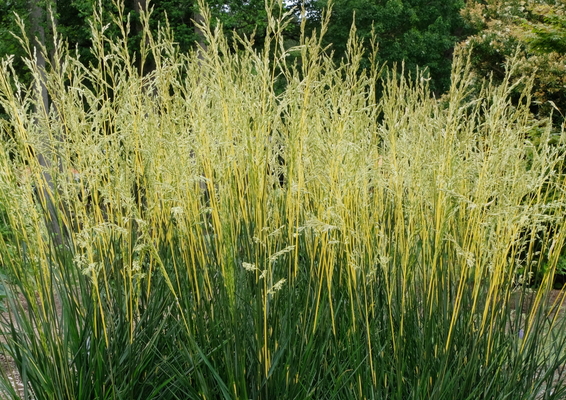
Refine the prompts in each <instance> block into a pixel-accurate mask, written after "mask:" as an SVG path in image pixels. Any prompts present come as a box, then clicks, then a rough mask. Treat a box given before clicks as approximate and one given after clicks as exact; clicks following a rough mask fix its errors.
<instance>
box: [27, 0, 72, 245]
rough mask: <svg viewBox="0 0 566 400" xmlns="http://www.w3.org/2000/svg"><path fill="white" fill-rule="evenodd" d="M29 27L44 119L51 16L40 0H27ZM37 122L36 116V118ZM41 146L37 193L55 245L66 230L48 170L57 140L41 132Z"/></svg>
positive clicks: (56, 162) (38, 101) (39, 108)
mask: <svg viewBox="0 0 566 400" xmlns="http://www.w3.org/2000/svg"><path fill="white" fill-rule="evenodd" d="M29 8H30V25H31V26H30V27H31V35H32V37H31V45H32V50H33V51H34V56H35V61H36V66H37V71H38V72H39V75H38V77H37V79H38V80H39V81H38V82H37V83H36V88H37V99H36V102H35V107H36V109H35V111H36V113H37V114H38V115H40V114H44V116H43V117H44V118H46V120H47V119H48V118H49V111H50V107H51V104H50V101H49V94H48V92H47V87H46V86H45V82H46V79H45V67H46V59H45V55H46V54H45V52H44V50H46V48H47V46H46V44H47V40H46V37H47V35H46V27H47V26H49V25H50V24H51V21H50V18H48V15H49V12H48V10H46V9H44V8H42V7H41V3H40V1H39V0H30V3H29ZM36 123H37V124H39V119H38V120H36ZM42 137H43V139H42V146H41V147H42V149H41V151H38V152H37V153H36V154H37V160H38V162H39V165H41V167H42V169H43V171H42V178H43V182H38V187H37V195H38V197H39V201H40V203H41V204H42V207H43V208H44V216H45V222H46V225H47V229H48V230H49V231H50V234H51V237H52V239H53V243H54V244H55V245H56V246H61V245H63V244H64V242H65V240H64V239H65V232H64V229H63V223H62V221H61V218H60V213H61V210H59V209H58V207H57V205H56V202H55V191H56V188H55V183H54V182H53V177H52V176H51V173H50V171H52V166H53V165H58V166H59V167H60V162H59V160H58V158H57V156H56V152H55V151H54V149H55V148H56V147H57V146H56V143H51V142H52V139H51V138H50V135H49V133H48V132H45V133H42Z"/></svg>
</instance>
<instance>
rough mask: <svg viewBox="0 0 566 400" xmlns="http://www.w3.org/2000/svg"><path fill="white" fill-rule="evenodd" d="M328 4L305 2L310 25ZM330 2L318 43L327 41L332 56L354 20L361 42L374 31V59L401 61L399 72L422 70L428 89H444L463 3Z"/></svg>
mask: <svg viewBox="0 0 566 400" xmlns="http://www.w3.org/2000/svg"><path fill="white" fill-rule="evenodd" d="M329 4H330V2H329V1H327V0H313V1H310V2H308V5H307V7H308V13H309V14H308V15H309V16H310V18H309V22H310V23H311V24H312V25H310V26H313V27H316V26H317V24H319V23H320V19H321V16H322V10H323V8H324V7H327V6H328V5H329ZM332 4H333V8H332V16H331V19H330V26H329V28H328V33H327V34H326V35H325V39H324V41H325V43H328V44H330V43H331V44H332V48H331V49H332V50H333V51H335V56H336V57H337V58H338V59H339V58H340V57H343V56H344V55H345V52H346V42H347V39H348V35H349V32H350V26H351V25H352V22H355V24H356V29H357V34H358V37H360V38H361V39H363V40H364V43H365V45H366V46H368V45H369V41H370V39H371V37H372V32H373V33H374V34H375V37H376V39H377V42H378V44H379V52H378V54H377V61H378V62H379V63H382V62H386V63H388V65H389V66H392V65H394V64H397V66H398V67H400V65H401V63H404V64H405V72H409V73H411V74H412V75H413V76H416V75H415V72H416V69H417V68H420V69H421V70H424V69H427V70H428V73H429V74H430V75H429V76H430V78H431V89H432V90H433V91H434V92H436V93H442V92H443V91H445V90H446V89H447V88H448V86H449V84H450V68H451V64H452V51H453V48H454V45H455V43H456V42H457V41H458V40H460V39H462V38H463V37H464V36H465V34H466V24H465V23H464V21H463V20H462V18H461V16H460V9H461V8H462V7H463V6H464V2H463V1H461V0H450V1H443V0H434V1H424V0H410V1H400V0H354V1H349V0H348V1H347V0H336V1H333V2H332ZM354 12H355V21H353V13H354ZM365 66H368V63H367V61H366V65H365Z"/></svg>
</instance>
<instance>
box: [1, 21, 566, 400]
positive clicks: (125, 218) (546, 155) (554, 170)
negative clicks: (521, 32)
mask: <svg viewBox="0 0 566 400" xmlns="http://www.w3.org/2000/svg"><path fill="white" fill-rule="evenodd" d="M100 15H102V13H101V12H100V11H98V12H97V13H96V14H95V15H94V18H93V20H92V23H91V29H92V37H93V46H92V52H93V55H94V56H95V58H96V60H98V61H97V63H96V64H94V65H88V66H87V65H84V64H83V63H82V62H81V60H80V58H78V56H77V55H76V54H75V53H74V52H73V51H70V50H69V49H68V48H67V47H66V46H65V44H64V43H61V42H59V41H56V43H55V46H54V48H55V52H54V55H55V56H54V57H52V58H51V61H50V63H49V65H48V66H47V68H46V69H45V70H40V69H38V68H37V63H36V62H35V58H34V57H35V55H34V54H33V52H31V53H30V55H29V58H28V60H27V65H28V67H29V68H30V70H31V71H32V76H33V79H34V82H33V84H32V85H31V86H30V87H26V86H24V85H23V84H22V83H21V82H20V81H19V80H18V76H17V74H16V73H15V71H13V69H12V59H11V58H7V59H4V60H3V61H2V66H1V73H0V104H1V105H2V107H3V108H4V109H5V110H6V113H7V114H8V115H9V116H10V119H9V120H4V121H2V130H3V135H5V136H6V137H9V140H7V141H4V142H3V143H2V151H1V153H0V171H1V173H0V197H1V201H2V203H3V204H4V205H5V207H6V210H7V214H6V215H7V220H8V224H9V226H10V228H11V232H13V233H12V234H11V235H10V236H9V239H8V237H7V236H0V237H1V238H2V241H1V242H0V254H1V257H2V258H1V260H2V265H3V268H5V269H6V271H7V272H6V275H7V276H8V279H7V280H6V282H4V284H5V285H6V287H7V288H8V289H7V299H8V300H7V307H8V308H9V312H8V313H5V314H4V321H3V324H2V331H1V333H2V337H3V342H4V343H5V345H4V346H3V349H4V352H5V354H7V355H8V356H9V357H10V358H11V359H13V360H14V363H15V365H16V366H17V370H18V373H19V376H20V378H21V380H22V383H23V388H22V390H21V392H22V393H21V394H23V395H24V397H25V398H36V399H93V398H96V399H126V398H127V399H134V398H137V399H152V398H161V399H220V398H222V399H307V398H312V399H327V398H333V399H399V400H401V399H403V400H405V399H446V398H464V399H465V398H467V399H474V400H475V399H503V398H512V399H537V398H546V399H552V398H554V399H559V398H563V396H564V393H565V391H566V390H565V389H564V384H563V379H564V376H563V375H562V370H563V366H564V364H565V362H566V354H565V351H564V350H565V345H566V343H565V341H566V336H565V335H564V334H563V332H564V330H563V328H564V326H563V325H564V319H563V318H562V313H561V311H560V305H561V303H562V300H563V299H562V294H560V295H559V296H558V297H556V299H555V298H554V297H552V298H550V297H549V289H550V288H551V286H552V281H553V275H554V271H555V268H556V264H557V262H558V257H559V255H560V252H561V250H562V248H563V246H564V235H565V231H564V229H563V225H564V221H563V219H564V215H565V213H564V212H565V193H566V192H565V190H564V189H565V186H564V183H565V181H564V175H562V174H561V172H560V171H563V162H564V156H565V149H566V148H565V139H566V136H565V135H564V132H562V135H561V137H560V138H559V139H558V140H557V139H556V138H552V141H551V138H550V133H549V132H550V123H548V126H549V128H548V129H549V131H548V133H547V134H546V136H544V135H543V138H542V140H541V143H540V144H539V145H537V146H534V145H532V144H531V143H530V142H529V141H528V140H526V137H527V135H526V134H527V133H528V132H529V130H531V129H532V128H533V126H534V124H535V122H534V121H533V120H532V119H531V115H530V113H529V104H530V103H529V102H530V95H529V90H528V88H529V84H530V80H529V78H528V77H525V78H524V79H523V81H522V84H524V85H525V88H526V89H525V91H524V95H523V98H522V100H521V101H520V102H519V105H518V106H515V107H513V106H512V105H511V102H510V100H509V94H510V93H511V91H512V89H513V87H514V85H516V83H512V82H511V80H510V78H509V79H506V80H505V81H504V83H503V84H501V85H493V84H491V83H490V82H486V83H485V84H484V85H483V88H482V90H481V92H480V93H476V94H473V92H472V87H476V86H475V84H476V82H475V79H476V78H475V77H474V76H473V75H472V73H471V72H470V70H469V63H468V62H467V60H466V57H465V55H459V56H458V57H457V58H456V59H455V64H454V69H453V73H452V87H451V89H450V91H449V93H447V94H446V96H445V97H444V98H443V99H442V101H439V100H437V99H434V98H433V97H431V94H430V91H429V89H428V86H427V82H426V80H425V79H422V78H421V77H420V76H417V77H416V79H413V80H410V79H407V78H404V77H402V76H401V75H398V74H395V73H393V72H392V71H386V70H383V69H381V68H380V66H378V65H373V66H372V68H371V69H368V70H363V71H362V70H360V60H361V56H362V54H361V53H362V50H361V46H360V44H359V43H358V42H357V41H356V39H355V31H353V32H352V35H351V39H350V41H349V44H348V56H347V59H345V60H344V61H343V62H342V63H341V64H340V65H336V64H334V63H333V62H332V60H331V59H330V57H329V56H328V55H327V54H326V53H325V52H324V51H323V49H322V48H321V45H320V43H321V41H320V38H321V35H322V34H324V31H325V27H326V25H323V26H322V28H321V33H320V34H318V35H317V34H313V35H312V36H308V35H305V34H303V35H302V39H301V42H300V45H299V46H297V47H295V48H291V49H289V48H286V47H285V46H284V42H283V38H282V33H283V31H284V29H285V26H286V24H287V22H288V18H290V16H289V15H284V16H283V17H281V18H279V19H278V18H270V19H269V26H268V28H267V29H268V30H267V36H266V37H267V39H266V46H265V50H262V51H258V50H256V49H255V48H254V47H253V46H252V42H251V41H250V40H249V39H248V38H237V39H236V40H238V43H237V44H238V46H237V47H238V49H239V50H238V51H236V50H233V49H232V47H230V45H229V44H228V43H227V42H226V39H225V38H224V36H223V35H222V34H221V32H220V30H214V31H211V30H210V29H209V28H208V26H207V25H205V26H202V30H203V32H204V33H205V36H206V42H207V47H206V49H199V50H198V52H193V53H190V54H181V53H179V51H178V50H177V48H176V46H175V44H174V40H173V38H172V37H171V34H170V31H169V30H168V29H167V27H163V28H162V29H160V30H159V32H158V33H157V34H155V35H153V34H152V32H151V31H150V30H149V29H147V26H148V25H147V22H148V19H149V18H150V15H148V14H144V15H143V17H142V23H143V24H144V26H145V27H146V28H145V34H144V36H143V37H144V39H143V40H142V44H141V51H140V52H139V53H138V54H136V57H135V59H134V58H133V56H132V55H131V53H130V52H129V50H128V42H127V37H128V35H127V31H126V28H125V27H124V25H123V24H122V21H125V20H127V18H126V16H124V15H118V16H117V17H116V20H114V21H113V23H114V24H116V26H117V28H119V29H123V30H122V36H121V37H120V38H110V37H109V36H107V33H106V32H107V31H106V30H105V27H106V24H107V23H108V21H103V20H102V19H101V17H100ZM204 17H205V19H206V20H208V18H209V16H208V14H207V13H206V12H204ZM111 22H112V21H111ZM24 44H25V43H24ZM197 53H198V54H197ZM291 53H293V54H294V55H297V54H300V57H299V58H298V60H300V61H298V62H296V63H294V64H290V63H288V62H287V59H288V56H289V54H291ZM148 59H151V60H152V63H153V64H154V65H155V69H153V70H151V72H149V73H147V74H144V75H141V74H140V73H139V71H144V70H145V71H147V69H144V67H143V65H144V63H145V62H146V61H147V60H148ZM512 75H513V64H510V65H509V66H508V76H509V77H510V76H512ZM42 87H44V88H46V90H47V91H48V93H49V98H50V100H51V106H50V107H49V109H46V108H45V107H44V102H43V101H42V100H41V99H40V97H39V96H38V90H39V89H41V88H42ZM276 88H277V90H276ZM378 93H379V96H378ZM550 193H552V195H550ZM541 226H552V227H553V230H552V235H540V232H541V229H540V227H541ZM535 240H536V241H537V246H533V245H531V243H533V241H535ZM535 249H536V251H535ZM542 259H544V260H545V263H546V268H545V269H544V273H543V274H542V276H541V277H540V279H539V281H538V282H537V285H536V286H534V285H532V284H531V280H530V277H531V275H532V273H531V272H533V271H534V270H535V269H536V267H537V262H540V260H542ZM8 372H9V371H3V379H2V380H1V381H2V385H3V389H2V390H3V392H4V394H3V396H5V397H7V398H14V399H15V398H18V393H17V391H16V390H15V389H13V388H12V386H11V384H10V379H9V376H8V375H9V373H8Z"/></svg>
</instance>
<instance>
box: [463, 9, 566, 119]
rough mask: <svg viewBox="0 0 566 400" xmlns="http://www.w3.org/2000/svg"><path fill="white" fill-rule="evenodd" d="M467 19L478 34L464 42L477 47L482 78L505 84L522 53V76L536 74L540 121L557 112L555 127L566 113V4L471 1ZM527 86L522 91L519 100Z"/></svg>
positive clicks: (519, 69) (465, 13) (535, 104)
mask: <svg viewBox="0 0 566 400" xmlns="http://www.w3.org/2000/svg"><path fill="white" fill-rule="evenodd" d="M462 15H463V17H464V18H465V19H466V20H467V21H468V22H469V23H470V25H471V26H473V28H474V29H475V30H476V33H475V34H474V35H473V36H471V37H470V38H468V40H466V41H465V42H463V43H462V47H464V48H469V47H473V58H472V61H473V64H474V67H475V69H476V71H477V72H478V74H479V75H481V76H489V75H492V76H493V78H494V79H495V80H501V79H503V77H504V74H505V65H506V64H507V62H508V60H509V59H510V58H511V57H513V56H514V55H515V54H516V52H517V57H518V58H519V60H520V61H519V63H518V66H517V70H516V76H523V75H528V76H530V75H534V88H533V93H532V94H533V98H534V102H533V107H532V111H533V112H534V114H535V115H537V116H544V115H548V114H549V113H550V112H551V111H552V110H554V122H555V123H560V122H561V121H563V120H564V113H565V112H566V4H565V3H564V2H562V1H555V0H537V1H524V0H487V1H477V0H475V1H469V2H468V3H467V5H466V8H465V9H464V10H463V12H462ZM520 90H521V87H520V86H519V87H517V91H516V97H518V96H519V91H520Z"/></svg>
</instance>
